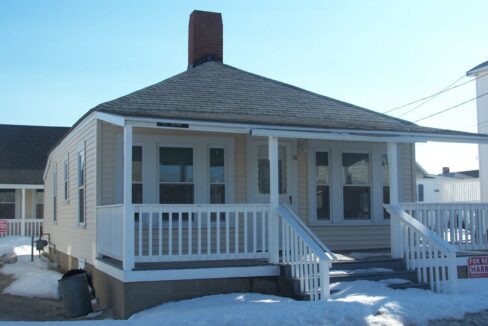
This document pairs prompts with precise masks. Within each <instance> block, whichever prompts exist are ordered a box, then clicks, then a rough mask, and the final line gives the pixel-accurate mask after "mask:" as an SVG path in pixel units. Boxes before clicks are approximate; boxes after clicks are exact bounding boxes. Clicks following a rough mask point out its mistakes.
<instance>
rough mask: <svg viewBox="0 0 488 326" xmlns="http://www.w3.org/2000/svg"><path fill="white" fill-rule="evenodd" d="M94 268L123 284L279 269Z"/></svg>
mask: <svg viewBox="0 0 488 326" xmlns="http://www.w3.org/2000/svg"><path fill="white" fill-rule="evenodd" d="M95 268H97V269H98V270H100V271H102V272H104V273H106V274H108V275H109V276H112V277H114V278H116V279H118V280H119V281H121V282H124V283H132V282H156V281H175V280H199V279H216V278H240V277H262V276H279V275H280V268H279V266H275V265H269V266H246V267H216V268H195V269H161V270H143V271H123V270H120V269H118V268H116V267H114V266H112V265H109V264H107V263H104V262H103V261H100V260H96V261H95Z"/></svg>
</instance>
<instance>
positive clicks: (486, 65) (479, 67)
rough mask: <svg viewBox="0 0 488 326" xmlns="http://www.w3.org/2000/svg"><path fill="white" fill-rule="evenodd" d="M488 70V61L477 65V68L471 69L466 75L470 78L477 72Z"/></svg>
mask: <svg viewBox="0 0 488 326" xmlns="http://www.w3.org/2000/svg"><path fill="white" fill-rule="evenodd" d="M486 69H488V61H485V62H483V63H480V64H479V65H477V66H476V67H474V68H471V69H470V70H469V71H468V72H467V73H466V75H468V76H470V75H472V74H473V73H476V72H480V71H483V70H486Z"/></svg>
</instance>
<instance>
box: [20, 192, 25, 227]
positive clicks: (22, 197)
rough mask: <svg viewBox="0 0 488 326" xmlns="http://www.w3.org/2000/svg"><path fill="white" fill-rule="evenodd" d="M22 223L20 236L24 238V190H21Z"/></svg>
mask: <svg viewBox="0 0 488 326" xmlns="http://www.w3.org/2000/svg"><path fill="white" fill-rule="evenodd" d="M21 214H22V215H21V217H22V223H21V224H20V235H21V236H23V237H24V236H25V188H22V213H21Z"/></svg>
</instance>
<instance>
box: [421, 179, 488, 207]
mask: <svg viewBox="0 0 488 326" xmlns="http://www.w3.org/2000/svg"><path fill="white" fill-rule="evenodd" d="M418 185H423V186H424V200H423V202H425V203H448V202H469V201H479V200H480V181H479V179H460V180H459V179H452V178H445V177H442V176H438V177H433V178H419V179H417V186H418Z"/></svg>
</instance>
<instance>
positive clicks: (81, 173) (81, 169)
mask: <svg viewBox="0 0 488 326" xmlns="http://www.w3.org/2000/svg"><path fill="white" fill-rule="evenodd" d="M77 161H78V170H77V171H78V223H79V224H85V150H84V149H83V150H81V151H79V152H78V160H77Z"/></svg>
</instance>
